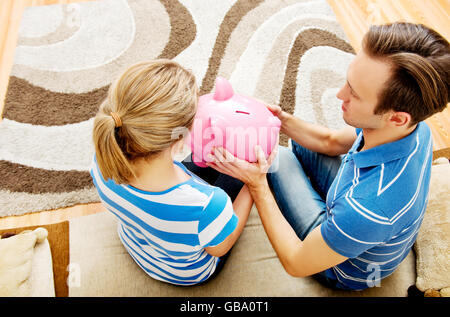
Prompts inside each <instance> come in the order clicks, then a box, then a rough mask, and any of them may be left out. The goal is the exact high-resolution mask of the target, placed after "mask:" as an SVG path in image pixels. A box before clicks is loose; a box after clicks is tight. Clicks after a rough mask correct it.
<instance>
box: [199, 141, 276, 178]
mask: <svg viewBox="0 0 450 317" xmlns="http://www.w3.org/2000/svg"><path fill="white" fill-rule="evenodd" d="M278 142H279V140H278V139H277V142H276V143H275V146H274V148H273V150H272V153H270V155H269V157H268V158H267V159H266V157H265V155H264V152H263V151H262V149H261V147H260V146H259V145H257V146H255V155H256V158H257V162H256V163H249V162H247V161H245V160H241V159H238V158H237V157H235V156H234V155H233V154H231V153H230V152H228V151H227V150H226V149H225V148H223V147H218V148H214V149H213V153H214V156H211V157H210V159H211V160H212V163H207V165H208V166H210V167H212V168H214V169H215V170H217V171H219V172H221V173H223V174H227V175H229V176H231V177H234V178H237V179H239V180H240V181H242V182H243V183H245V184H247V186H248V187H255V186H257V185H258V184H261V183H263V182H265V181H266V180H267V179H266V174H267V171H268V170H269V168H270V166H271V165H272V163H273V161H274V159H275V157H276V156H277V153H278Z"/></svg>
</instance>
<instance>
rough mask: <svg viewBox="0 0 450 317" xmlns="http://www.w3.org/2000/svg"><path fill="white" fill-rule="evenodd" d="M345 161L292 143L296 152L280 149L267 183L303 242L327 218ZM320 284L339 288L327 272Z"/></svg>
mask: <svg viewBox="0 0 450 317" xmlns="http://www.w3.org/2000/svg"><path fill="white" fill-rule="evenodd" d="M341 160H342V158H341V157H340V156H335V157H330V156H327V155H324V154H319V153H315V152H312V151H310V150H308V149H306V148H304V147H302V146H300V145H299V144H297V143H296V142H294V141H292V150H290V149H288V148H286V147H280V148H279V152H278V158H277V160H275V162H274V164H273V165H272V166H271V169H270V170H269V173H268V174H267V179H268V181H269V185H270V187H271V189H272V191H273V193H274V196H275V200H276V202H277V204H278V207H279V208H280V210H281V212H282V214H283V215H284V217H285V218H286V220H287V221H288V222H289V224H290V225H291V227H292V228H293V229H294V231H295V233H296V234H297V236H298V237H299V238H300V240H302V241H303V240H304V239H305V238H306V236H307V235H308V234H309V233H310V232H311V231H312V230H313V229H314V228H315V227H317V226H318V225H320V224H321V223H322V222H323V221H324V219H325V216H326V211H327V207H326V196H327V193H328V189H329V188H330V186H331V184H332V183H333V180H334V178H335V177H336V175H337V173H338V170H339V167H340V165H341ZM314 277H316V279H317V280H319V282H321V283H323V284H325V285H326V286H328V287H331V288H336V282H337V281H336V280H332V279H330V278H328V277H326V275H325V271H324V272H320V273H318V274H316V275H315V276H314Z"/></svg>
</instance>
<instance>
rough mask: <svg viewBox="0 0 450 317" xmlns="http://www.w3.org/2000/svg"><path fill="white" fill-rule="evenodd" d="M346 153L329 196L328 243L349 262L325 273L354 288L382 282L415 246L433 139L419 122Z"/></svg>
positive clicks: (325, 234) (359, 133)
mask: <svg viewBox="0 0 450 317" xmlns="http://www.w3.org/2000/svg"><path fill="white" fill-rule="evenodd" d="M356 132H357V139H356V141H355V143H354V144H353V146H352V148H351V149H350V151H349V152H348V154H347V155H346V156H345V157H344V159H343V161H342V164H341V167H340V169H339V171H338V174H337V176H336V178H335V180H334V182H333V184H332V185H331V187H330V189H329V191H328V195H327V201H326V204H327V217H326V220H325V221H324V222H323V223H322V226H321V232H322V236H323V238H324V240H325V242H326V243H327V244H328V245H329V246H330V247H331V248H332V249H333V250H334V251H336V252H337V253H339V254H341V255H343V256H345V257H348V258H349V259H348V260H346V261H345V262H343V263H341V264H339V265H337V266H334V267H332V268H330V269H328V270H327V271H326V274H327V276H328V277H331V278H333V279H337V280H338V283H339V284H341V285H342V286H344V287H347V288H351V289H364V288H367V287H370V286H374V285H379V283H380V281H381V279H383V278H384V277H386V276H388V275H390V274H391V273H393V272H394V270H395V269H396V268H397V266H398V265H399V264H400V263H401V262H402V260H403V259H404V258H405V257H406V256H407V255H408V253H409V251H410V249H411V247H412V246H413V244H414V242H415V240H416V237H417V233H418V231H419V227H420V225H421V223H422V219H423V216H424V213H425V209H426V205H427V202H428V199H427V196H428V187H429V182H430V173H431V160H432V137H431V132H430V129H429V127H428V126H427V125H426V124H425V123H424V122H420V123H419V124H418V126H417V127H416V129H415V130H414V131H413V132H412V133H411V134H410V135H408V136H406V137H405V138H403V139H400V140H398V141H395V142H391V143H387V144H383V145H380V146H377V147H374V148H372V149H369V150H365V151H362V152H358V151H357V149H358V148H359V146H360V145H361V144H362V142H364V140H363V133H362V131H361V130H360V129H357V131H356Z"/></svg>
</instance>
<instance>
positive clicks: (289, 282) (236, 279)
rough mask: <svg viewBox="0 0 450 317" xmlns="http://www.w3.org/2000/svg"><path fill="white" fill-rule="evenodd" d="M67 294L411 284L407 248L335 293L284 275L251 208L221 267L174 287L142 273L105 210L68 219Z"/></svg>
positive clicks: (305, 291)
mask: <svg viewBox="0 0 450 317" xmlns="http://www.w3.org/2000/svg"><path fill="white" fill-rule="evenodd" d="M69 227H70V233H69V237H70V263H71V265H70V270H69V277H68V281H69V285H68V286H69V296H72V297H78V296H112V297H115V296H133V297H134V296H138V297H142V296H156V297H157V296H164V297H209V296H212V297H259V296H261V297H303V296H305V297H319V296H369V297H372V296H389V297H390V296H395V297H398V296H407V295H408V288H409V287H410V286H411V285H414V284H415V281H416V269H415V257H414V254H413V252H412V251H411V252H410V254H409V255H408V256H407V257H406V258H405V260H404V261H403V262H402V263H401V265H400V266H399V267H398V269H397V270H396V271H395V272H394V273H393V274H392V275H390V276H389V277H387V278H385V279H383V280H382V281H381V285H380V287H374V288H370V289H367V290H364V291H350V292H348V291H335V290H331V289H328V288H327V287H324V286H322V285H321V284H319V283H318V282H317V281H316V280H315V279H313V278H312V277H306V278H295V277H292V276H290V275H288V274H287V273H286V272H285V270H284V268H283V266H282V265H281V263H280V261H279V260H278V258H277V256H276V253H275V251H274V250H273V248H272V246H271V244H270V242H269V240H268V238H267V236H266V233H265V231H264V228H263V226H262V223H261V220H260V218H259V216H258V213H257V210H256V208H255V206H253V209H252V211H251V214H250V217H249V220H248V222H247V224H246V227H245V229H244V232H243V233H242V235H241V237H240V238H239V240H238V242H237V243H236V244H235V246H234V247H233V249H232V252H231V254H230V256H229V258H228V260H227V262H226V264H225V266H224V268H223V270H222V271H221V272H220V273H219V274H218V275H217V276H216V277H215V278H214V279H212V280H211V281H209V282H207V283H205V284H203V285H197V286H175V285H171V284H167V283H164V282H160V281H157V280H154V279H153V278H151V277H150V276H148V275H147V274H146V273H145V272H144V271H143V270H142V269H141V268H140V267H139V266H138V265H137V264H136V263H135V262H134V260H133V259H132V258H131V256H130V255H129V254H128V253H127V251H126V250H125V248H124V247H123V246H122V243H121V242H120V240H119V237H118V235H117V220H116V218H115V216H114V215H112V214H110V213H109V212H102V213H99V214H94V215H90V216H84V217H79V218H75V219H72V220H71V221H70V226H69Z"/></svg>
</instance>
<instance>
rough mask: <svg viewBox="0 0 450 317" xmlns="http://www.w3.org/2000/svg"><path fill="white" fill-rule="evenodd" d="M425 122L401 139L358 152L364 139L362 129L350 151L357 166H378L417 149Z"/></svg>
mask: <svg viewBox="0 0 450 317" xmlns="http://www.w3.org/2000/svg"><path fill="white" fill-rule="evenodd" d="M423 124H425V123H423V122H420V123H419V124H418V125H417V127H416V128H415V129H414V131H413V132H411V133H410V134H409V135H407V136H406V137H404V138H402V139H400V140H397V141H394V142H390V143H386V144H381V145H378V146H376V147H374V148H371V149H368V150H364V151H362V152H357V151H356V150H357V148H358V147H359V145H360V144H361V142H362V141H363V134H362V130H361V132H360V133H359V134H358V138H357V140H356V142H355V144H354V145H353V147H352V148H351V149H350V151H349V152H348V153H349V155H350V156H351V157H352V158H353V161H354V162H355V166H356V168H364V167H370V166H377V165H381V164H383V163H386V162H390V161H393V160H398V159H401V158H403V157H405V156H408V155H409V154H410V153H411V152H412V151H413V150H414V149H415V147H416V142H418V141H417V138H418V133H419V129H422V128H423Z"/></svg>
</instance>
